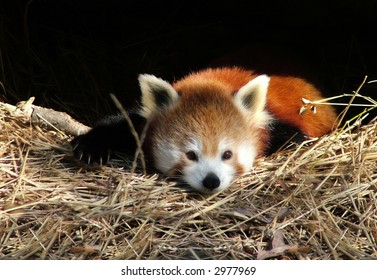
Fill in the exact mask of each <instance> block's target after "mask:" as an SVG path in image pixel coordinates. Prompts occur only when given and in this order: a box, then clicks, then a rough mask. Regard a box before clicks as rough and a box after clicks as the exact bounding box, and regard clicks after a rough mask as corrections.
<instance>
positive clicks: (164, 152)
mask: <svg viewBox="0 0 377 280" xmlns="http://www.w3.org/2000/svg"><path fill="white" fill-rule="evenodd" d="M139 82H140V87H141V91H142V108H141V115H142V116H144V117H145V118H146V119H147V120H148V121H149V129H148V138H149V139H148V142H149V143H150V145H151V147H150V149H151V154H152V156H153V160H154V165H155V167H156V168H157V169H158V170H160V171H161V172H163V173H165V174H166V175H168V176H179V177H180V178H181V179H182V180H183V181H184V182H185V183H187V184H189V185H190V186H191V187H193V188H194V189H196V190H199V191H201V192H214V191H220V190H223V189H225V188H227V187H228V186H229V185H230V184H231V182H232V181H233V179H234V178H235V177H236V176H238V175H241V174H243V173H245V172H247V171H249V170H250V169H251V168H252V166H253V163H254V160H255V158H256V156H257V155H258V154H260V153H262V150H263V148H264V147H265V144H266V143H265V141H266V127H267V125H268V122H269V120H270V116H269V115H268V113H267V112H266V111H265V104H266V94H267V88H268V83H269V78H268V77H267V76H265V75H262V76H258V77H256V78H255V79H252V80H251V81H249V82H248V83H246V84H245V85H244V86H242V87H241V88H240V89H238V90H237V92H235V93H234V92H231V89H230V88H229V87H227V86H226V85H224V84H222V83H219V82H218V81H213V80H207V79H197V80H195V82H192V81H190V82H188V83H182V84H179V85H176V84H175V85H174V87H173V86H172V85H170V84H169V83H168V82H166V81H164V80H162V79H159V78H157V77H155V76H152V75H140V76H139Z"/></svg>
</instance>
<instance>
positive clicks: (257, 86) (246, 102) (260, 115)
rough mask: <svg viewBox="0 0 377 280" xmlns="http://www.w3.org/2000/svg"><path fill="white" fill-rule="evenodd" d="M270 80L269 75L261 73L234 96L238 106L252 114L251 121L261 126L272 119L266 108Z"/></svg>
mask: <svg viewBox="0 0 377 280" xmlns="http://www.w3.org/2000/svg"><path fill="white" fill-rule="evenodd" d="M269 82H270V78H269V77H268V76H267V75H260V76H258V77H256V78H255V79H253V80H251V81H250V82H248V83H247V84H246V85H244V86H243V87H241V88H240V89H239V90H238V92H237V93H236V94H235V96H234V103H235V104H236V106H237V107H238V108H240V109H241V111H242V112H246V113H247V115H249V116H251V119H250V121H251V122H254V124H255V125H257V126H260V127H264V126H265V125H267V124H268V122H269V121H270V119H271V116H270V115H269V114H268V112H267V111H266V110H265V107H266V103H267V90H268V85H269Z"/></svg>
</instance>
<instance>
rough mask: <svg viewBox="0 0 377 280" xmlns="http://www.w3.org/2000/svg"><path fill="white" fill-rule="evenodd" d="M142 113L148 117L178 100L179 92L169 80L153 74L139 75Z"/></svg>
mask: <svg viewBox="0 0 377 280" xmlns="http://www.w3.org/2000/svg"><path fill="white" fill-rule="evenodd" d="M139 84H140V89H141V94H142V96H141V103H142V108H141V114H142V116H143V117H144V118H146V119H148V118H149V117H150V116H151V115H152V114H153V113H154V112H156V111H158V110H161V109H163V108H167V107H170V106H172V105H174V104H175V103H176V102H177V101H178V98H179V96H178V93H177V92H176V91H175V89H174V88H173V87H172V85H171V84H169V83H168V82H166V81H164V80H162V79H160V78H157V77H155V76H153V75H147V74H143V75H139Z"/></svg>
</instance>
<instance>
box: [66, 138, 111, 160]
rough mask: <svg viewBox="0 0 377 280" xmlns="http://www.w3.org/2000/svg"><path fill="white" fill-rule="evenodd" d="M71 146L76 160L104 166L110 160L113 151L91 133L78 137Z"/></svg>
mask: <svg viewBox="0 0 377 280" xmlns="http://www.w3.org/2000/svg"><path fill="white" fill-rule="evenodd" d="M71 146H72V151H73V155H74V156H75V158H77V159H79V160H80V161H81V162H83V163H86V164H89V165H91V164H94V163H97V164H99V165H104V164H106V163H108V161H109V160H110V156H111V150H109V149H108V147H106V145H101V144H100V143H98V139H96V137H93V135H92V134H90V133H88V134H85V135H80V136H77V137H76V138H75V139H73V140H72V142H71Z"/></svg>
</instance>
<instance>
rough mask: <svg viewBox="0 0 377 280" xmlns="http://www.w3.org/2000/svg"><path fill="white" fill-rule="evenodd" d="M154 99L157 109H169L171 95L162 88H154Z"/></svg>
mask: <svg viewBox="0 0 377 280" xmlns="http://www.w3.org/2000/svg"><path fill="white" fill-rule="evenodd" d="M151 90H152V92H153V97H154V100H155V103H156V105H157V107H159V108H162V107H167V106H169V105H170V103H171V97H170V94H169V93H168V92H167V91H166V90H165V89H164V88H162V87H152V88H151Z"/></svg>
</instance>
